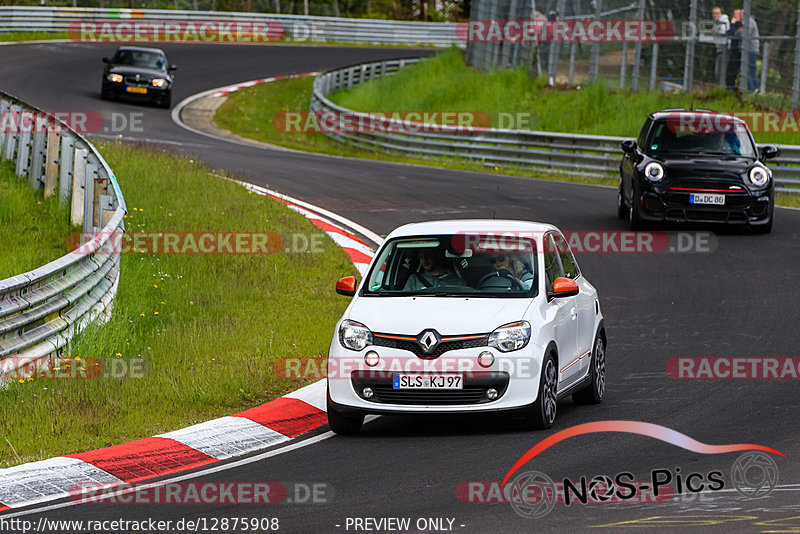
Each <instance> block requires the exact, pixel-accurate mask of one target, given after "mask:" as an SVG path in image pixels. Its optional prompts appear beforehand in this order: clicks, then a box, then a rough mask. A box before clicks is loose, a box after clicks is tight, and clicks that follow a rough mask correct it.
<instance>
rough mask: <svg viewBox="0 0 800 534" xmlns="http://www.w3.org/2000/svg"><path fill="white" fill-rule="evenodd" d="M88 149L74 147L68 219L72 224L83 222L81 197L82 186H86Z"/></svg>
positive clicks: (82, 196)
mask: <svg viewBox="0 0 800 534" xmlns="http://www.w3.org/2000/svg"><path fill="white" fill-rule="evenodd" d="M88 153H89V150H88V149H86V148H76V149H75V158H74V161H73V164H72V210H71V212H70V221H71V222H72V225H73V226H81V225H82V224H83V198H84V187H85V186H86V155H87V154H88Z"/></svg>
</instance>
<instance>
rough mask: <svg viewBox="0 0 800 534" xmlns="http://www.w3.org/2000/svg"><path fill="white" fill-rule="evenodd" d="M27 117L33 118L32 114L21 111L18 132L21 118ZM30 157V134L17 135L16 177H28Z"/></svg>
mask: <svg viewBox="0 0 800 534" xmlns="http://www.w3.org/2000/svg"><path fill="white" fill-rule="evenodd" d="M28 116H30V117H33V113H30V112H25V111H23V112H22V114H20V120H19V127H20V130H21V129H22V128H23V124H22V123H23V122H24V121H23V117H28ZM26 129H27V128H26ZM30 156H31V132H30V131H26V132H22V133H20V134H19V147H18V148H17V176H20V177H23V176H25V177H27V176H28V172H29V171H30Z"/></svg>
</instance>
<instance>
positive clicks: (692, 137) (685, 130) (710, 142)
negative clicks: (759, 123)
mask: <svg viewBox="0 0 800 534" xmlns="http://www.w3.org/2000/svg"><path fill="white" fill-rule="evenodd" d="M730 124H734V123H730ZM676 126H677V125H675V124H671V123H670V121H669V120H666V121H658V122H656V123H655V124H654V125H653V128H652V129H651V130H650V138H649V139H648V141H647V144H646V145H645V151H646V152H650V153H653V152H655V153H669V152H685V153H694V154H716V155H725V156H744V157H749V158H755V157H756V152H755V147H754V146H753V142H752V140H751V139H750V135H749V134H748V133H747V128H746V127H745V126H744V125H743V124H741V123H738V122H737V123H735V126H732V127H730V128H723V129H718V130H715V129H713V128H689V127H684V126H682V127H680V128H678V127H676Z"/></svg>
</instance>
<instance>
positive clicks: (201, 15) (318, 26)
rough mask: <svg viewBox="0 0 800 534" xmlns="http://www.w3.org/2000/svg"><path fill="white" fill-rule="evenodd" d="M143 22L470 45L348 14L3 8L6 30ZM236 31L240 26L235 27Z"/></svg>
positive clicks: (438, 30) (442, 32) (425, 26)
mask: <svg viewBox="0 0 800 534" xmlns="http://www.w3.org/2000/svg"><path fill="white" fill-rule="evenodd" d="M120 19H123V20H125V21H126V22H137V21H143V20H164V21H186V22H192V21H231V22H265V21H266V22H268V23H278V24H280V25H282V26H283V28H284V29H285V31H286V37H288V38H290V39H295V40H301V41H302V40H313V41H322V42H324V41H334V42H341V43H366V44H386V45H419V44H421V45H425V46H444V47H446V46H451V45H458V46H464V45H465V43H464V42H463V41H462V40H459V39H458V37H457V35H456V24H455V23H448V22H414V21H398V20H372V19H348V18H337V17H316V16H303V15H278V14H274V13H237V12H225V11H178V10H172V9H102V8H58V7H0V33H10V32H48V33H53V32H66V31H68V30H69V28H70V24H72V23H74V22H80V21H88V20H91V21H97V22H103V21H114V22H120ZM234 30H235V29H234Z"/></svg>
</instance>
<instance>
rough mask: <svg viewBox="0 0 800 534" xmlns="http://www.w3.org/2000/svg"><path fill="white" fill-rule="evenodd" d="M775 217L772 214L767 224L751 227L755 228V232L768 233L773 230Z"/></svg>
mask: <svg viewBox="0 0 800 534" xmlns="http://www.w3.org/2000/svg"><path fill="white" fill-rule="evenodd" d="M773 219H775V216H774V215H772V214H770V216H769V222H768V223H767V224H762V225H759V226H751V227H750V229H751V230H753V233H754V234H768V233H770V232H771V231H772V221H773Z"/></svg>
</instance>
